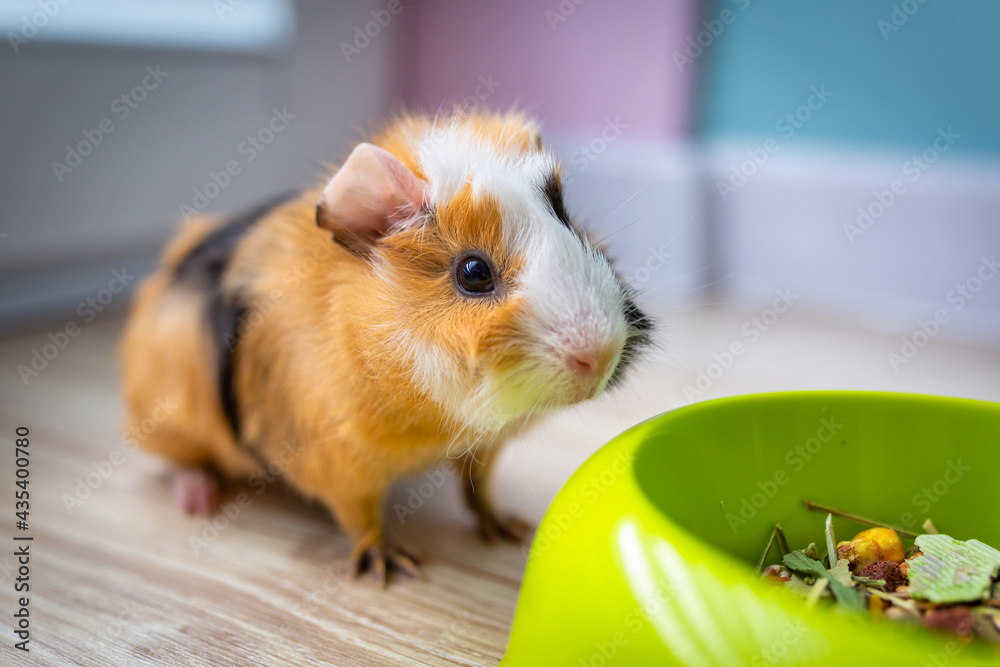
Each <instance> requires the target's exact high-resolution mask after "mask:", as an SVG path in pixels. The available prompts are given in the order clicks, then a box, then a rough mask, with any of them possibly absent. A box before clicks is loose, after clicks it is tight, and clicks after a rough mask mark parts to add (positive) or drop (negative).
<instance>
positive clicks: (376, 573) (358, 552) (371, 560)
mask: <svg viewBox="0 0 1000 667" xmlns="http://www.w3.org/2000/svg"><path fill="white" fill-rule="evenodd" d="M351 559H352V560H353V561H354V576H355V577H359V576H361V574H362V573H364V572H368V571H371V573H372V577H373V578H374V579H375V581H377V582H378V584H379V585H380V586H382V587H383V588H385V586H386V584H387V583H388V580H389V572H390V571H391V570H396V571H399V572H402V573H403V574H406V575H409V576H411V577H413V578H414V579H420V580H423V579H424V573H423V572H421V571H420V559H419V558H418V557H417V555H416V553H415V552H414V551H413V550H411V549H409V548H408V547H404V546H402V545H395V546H387V545H385V544H382V543H381V542H380V541H371V542H368V543H365V542H362V543H360V544H358V545H357V546H356V547H355V548H354V553H353V554H352V555H351Z"/></svg>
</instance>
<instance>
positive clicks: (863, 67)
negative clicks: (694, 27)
mask: <svg viewBox="0 0 1000 667" xmlns="http://www.w3.org/2000/svg"><path fill="white" fill-rule="evenodd" d="M707 5H708V6H707V7H706V9H705V10H704V16H703V17H702V18H703V19H705V20H710V21H711V20H712V19H718V18H719V17H720V15H721V12H723V11H724V10H727V9H728V10H729V11H731V12H732V20H731V22H730V23H729V25H726V26H724V28H723V30H722V31H721V33H720V34H719V35H718V36H716V37H713V40H712V42H711V43H710V44H709V45H708V46H707V47H706V48H705V49H704V51H703V53H702V54H701V55H699V56H698V57H697V58H696V59H695V62H696V65H697V66H698V67H701V68H702V70H701V77H700V79H701V82H702V84H701V85H702V89H701V91H700V106H701V113H700V114H699V116H700V123H699V124H700V128H699V130H700V134H701V135H702V136H705V137H708V138H722V137H725V138H732V137H734V136H739V137H748V136H752V137H767V136H776V137H779V138H784V136H785V134H787V128H786V127H782V131H783V132H784V134H782V132H778V131H777V130H776V123H778V121H779V120H780V119H782V118H783V117H784V116H785V114H787V113H789V112H794V111H795V109H796V108H797V107H798V106H800V105H802V104H804V103H805V102H806V100H807V98H808V97H809V95H810V87H811V86H816V87H817V88H818V87H819V86H821V85H825V87H826V89H827V90H828V91H830V92H832V93H833V95H832V97H830V98H829V100H827V101H826V102H825V103H824V104H823V105H822V106H821V108H819V109H818V110H816V111H814V112H811V118H809V120H808V121H807V122H805V123H803V124H802V126H801V128H796V130H795V134H794V137H793V138H792V140H794V141H795V142H796V143H798V142H800V141H814V142H825V143H831V142H833V143H840V144H848V145H852V146H859V145H860V146H867V147H872V146H874V147H876V148H905V149H911V148H913V149H919V148H924V147H926V146H929V145H930V144H931V142H932V141H933V140H934V138H935V135H936V132H937V128H939V127H942V128H947V127H948V126H949V125H950V126H951V127H952V129H953V131H954V132H955V133H957V134H959V135H960V139H959V140H958V141H957V143H956V145H955V151H960V152H964V153H973V154H979V155H983V156H985V157H1000V2H996V0H967V1H962V2H948V1H947V0H927V1H926V2H925V3H924V4H920V1H919V0H908V1H907V2H903V1H902V0H895V1H893V0H835V1H831V2H821V1H804V0H798V1H793V0H779V1H775V0H772V1H770V2H765V1H764V0H716V1H715V2H712V3H707ZM894 6H895V7H896V8H897V9H898V11H897V13H896V20H897V22H898V23H902V25H900V26H899V29H898V30H890V28H891V27H895V24H894V23H893V11H894ZM904 9H908V10H909V11H910V12H912V13H910V14H907V13H906V12H905V11H903V10H904ZM914 10H915V11H914ZM901 17H906V20H905V23H904V22H903V21H902V20H901ZM880 20H882V21H884V23H883V24H881V27H880V24H879V21H880ZM887 26H888V27H887ZM715 27H716V30H717V31H718V24H716V25H715ZM703 29H705V26H704V25H701V26H699V30H703ZM883 32H884V35H883ZM702 39H703V40H705V41H707V38H706V37H705V36H704V35H703V36H702ZM815 102H816V100H815V99H814V104H815Z"/></svg>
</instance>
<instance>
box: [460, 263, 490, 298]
mask: <svg viewBox="0 0 1000 667" xmlns="http://www.w3.org/2000/svg"><path fill="white" fill-rule="evenodd" d="M455 280H457V281H458V286H459V287H461V288H462V290H463V291H465V292H467V293H469V294H487V293H489V292H492V291H493V272H492V271H491V270H490V265H489V264H487V263H486V260H484V259H482V258H480V257H475V256H469V257H465V258H463V259H460V260H459V261H458V265H457V266H456V267H455Z"/></svg>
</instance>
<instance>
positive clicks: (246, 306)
mask: <svg viewBox="0 0 1000 667" xmlns="http://www.w3.org/2000/svg"><path fill="white" fill-rule="evenodd" d="M651 335H652V323H651V320H650V318H649V317H647V316H646V315H644V314H643V313H642V312H641V311H640V310H639V309H638V308H637V307H636V304H635V303H634V300H633V296H632V294H631V293H630V290H629V288H628V287H627V285H626V284H625V283H624V282H623V281H622V280H621V279H620V278H619V277H618V276H617V275H616V273H615V271H614V268H613V266H612V264H611V262H610V260H609V259H608V257H607V256H606V255H605V253H604V252H603V251H602V250H601V249H600V248H599V247H598V246H597V244H595V243H594V242H593V241H592V240H590V239H589V238H588V236H587V235H586V234H585V233H584V232H583V231H581V229H580V228H579V227H577V225H576V224H574V222H573V221H572V220H571V219H570V217H569V215H568V214H567V211H566V207H565V205H564V203H563V197H562V188H561V176H560V167H559V163H558V162H557V161H556V160H555V159H554V158H553V156H552V154H551V153H550V152H549V151H547V150H546V149H545V148H544V147H543V145H542V142H541V139H540V137H539V133H538V128H537V125H536V123H535V122H533V121H532V120H530V119H528V118H525V117H524V116H522V115H520V114H517V113H506V114H491V113H488V112H477V113H466V112H462V111H461V110H458V111H455V112H454V113H452V114H450V115H447V116H438V117H425V116H417V115H412V116H403V117H401V118H398V119H397V120H395V121H393V122H392V123H390V124H389V125H388V126H387V127H386V128H385V129H384V130H383V131H382V132H380V133H378V134H377V135H375V136H374V137H373V138H372V139H371V141H370V143H367V142H366V143H361V144H358V145H357V146H356V147H355V148H354V149H353V151H352V152H351V153H350V155H349V157H348V158H347V159H346V161H345V162H343V164H342V165H341V166H340V167H339V169H336V170H335V171H334V173H333V174H332V175H330V176H329V177H328V178H327V179H324V180H323V181H321V182H319V183H318V184H317V185H316V186H315V187H314V188H312V189H306V190H304V191H302V192H299V193H295V194H291V195H286V196H283V197H280V198H277V199H275V200H273V201H270V202H269V203H267V204H265V205H263V206H260V207H259V208H256V209H254V210H253V211H250V212H248V213H245V214H243V215H240V216H238V217H234V218H231V219H228V220H224V221H215V222H211V221H208V220H206V219H196V220H193V221H190V222H188V223H187V224H186V225H184V226H183V228H182V229H181V231H180V232H179V233H178V234H177V236H176V238H175V239H174V240H173V241H172V242H171V243H170V244H169V245H168V247H167V249H166V251H165V254H164V257H163V260H162V263H161V265H160V267H159V268H158V269H157V270H156V271H155V272H154V273H153V274H152V275H151V276H150V277H148V278H147V279H146V280H145V281H144V283H143V284H142V285H141V287H140V288H139V290H138V292H137V295H136V298H135V300H134V303H133V305H132V310H131V313H130V315H129V319H128V322H127V324H126V327H125V330H124V333H123V337H122V343H121V355H122V365H123V389H124V396H125V402H126V405H127V417H126V429H129V430H134V429H137V428H141V425H142V424H143V423H144V420H148V419H149V418H150V416H151V415H153V413H154V411H155V410H156V409H157V407H158V406H159V405H160V404H162V401H163V400H164V399H166V398H168V397H169V399H170V400H171V401H172V402H173V403H174V404H175V405H176V406H177V407H176V409H175V410H174V411H173V412H172V414H171V415H170V417H169V419H167V420H165V421H163V422H162V423H161V424H159V426H158V427H157V428H156V429H153V430H152V432H150V433H148V434H146V435H145V437H144V439H143V440H142V442H141V444H142V446H143V447H144V448H145V449H147V450H149V451H151V452H154V453H156V454H159V455H162V456H164V457H166V458H167V459H169V460H171V461H173V462H174V463H175V464H177V465H178V466H179V468H180V470H179V472H178V474H177V476H176V478H175V482H174V484H175V491H176V496H177V499H178V501H179V503H180V504H181V506H182V508H183V509H185V510H186V511H189V512H198V513H209V512H211V511H213V510H214V509H215V505H216V502H217V500H216V499H217V494H218V475H219V474H220V473H221V475H223V476H229V477H235V476H248V475H252V474H254V473H255V472H259V471H261V470H263V469H266V468H267V466H268V464H269V463H272V462H274V461H276V460H280V461H281V463H282V465H281V467H282V470H283V473H282V475H283V480H284V481H285V482H287V484H289V485H290V486H291V487H292V488H294V489H295V490H297V491H298V492H300V493H301V494H303V495H304V496H306V497H309V498H312V499H316V500H318V501H319V502H320V503H322V504H323V505H324V506H325V507H326V508H328V509H329V511H330V512H331V513H332V514H333V515H334V517H335V518H336V520H337V521H338V523H339V524H340V526H341V527H342V529H343V530H344V531H345V532H346V533H347V535H348V536H349V537H350V539H351V540H352V544H353V551H352V555H351V558H352V560H353V563H354V565H355V572H356V573H360V572H363V571H366V570H371V571H372V572H373V574H374V576H375V577H376V578H377V579H379V580H380V581H381V582H382V583H384V582H385V580H386V576H387V570H389V569H396V570H399V571H402V572H405V573H407V574H410V575H413V576H419V574H420V571H419V569H418V567H417V562H416V559H415V558H414V556H413V553H412V552H411V551H410V550H408V549H406V548H405V547H404V546H402V545H400V544H396V543H394V542H393V541H390V540H387V539H386V537H385V534H384V532H383V522H382V504H383V500H384V497H385V494H386V492H387V490H388V489H389V487H390V486H391V485H392V484H393V482H395V481H396V480H398V479H400V478H402V477H404V476H408V475H412V474H415V473H420V472H422V471H425V470H426V469H428V468H430V467H432V466H435V465H438V464H440V463H441V462H443V461H447V460H448V459H451V460H452V461H451V462H452V463H453V464H454V465H456V467H459V468H460V470H461V472H462V479H463V485H464V487H465V488H464V491H465V493H464V496H465V501H466V504H467V505H468V507H469V508H470V509H471V510H472V512H473V513H474V514H475V516H476V518H477V520H478V528H479V531H480V533H481V534H482V535H484V536H485V537H487V538H492V537H504V538H511V539H517V540H524V539H527V538H528V537H529V534H530V529H529V528H528V527H527V526H526V524H524V523H523V522H520V521H518V520H516V519H514V518H510V517H501V516H499V515H498V514H497V512H496V509H495V506H494V504H493V501H492V499H491V498H490V496H489V494H488V485H487V483H486V482H487V476H488V474H489V471H490V468H491V466H492V464H493V462H494V461H495V459H496V454H497V452H498V451H499V450H500V447H501V445H502V444H503V443H504V441H505V440H507V439H508V438H509V437H510V436H511V435H512V434H514V433H516V432H517V431H518V430H519V429H521V428H523V427H524V426H525V425H526V424H527V423H529V422H531V421H532V420H534V419H536V418H537V417H538V416H539V415H543V414H545V413H547V412H550V411H552V410H555V409H558V408H561V407H564V406H570V405H574V404H577V403H579V402H581V401H586V400H589V399H592V398H594V397H596V396H598V395H599V394H601V393H602V392H603V391H604V390H605V389H606V388H608V387H611V386H613V385H615V384H617V383H618V382H619V381H620V380H621V378H622V376H623V373H624V372H625V369H626V367H627V366H628V365H629V363H630V362H631V361H632V360H633V359H634V358H635V357H636V355H637V354H638V353H639V352H640V351H641V349H642V348H643V347H644V346H645V345H647V344H648V343H649V342H650V337H651ZM147 430H148V429H147ZM143 432H144V433H145V431H143Z"/></svg>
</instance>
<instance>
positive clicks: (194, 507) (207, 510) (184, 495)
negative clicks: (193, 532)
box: [173, 468, 219, 516]
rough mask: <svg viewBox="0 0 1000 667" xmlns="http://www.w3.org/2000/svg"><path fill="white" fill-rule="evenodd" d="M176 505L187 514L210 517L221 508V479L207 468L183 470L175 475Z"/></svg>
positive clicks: (174, 491)
mask: <svg viewBox="0 0 1000 667" xmlns="http://www.w3.org/2000/svg"><path fill="white" fill-rule="evenodd" d="M173 485H174V489H173V493H174V503H175V504H176V505H177V507H178V508H180V510H181V511H182V512H184V513H185V514H197V515H200V516H208V515H209V514H212V513H213V512H215V510H216V509H218V507H219V478H218V477H217V476H216V475H215V474H214V473H213V472H211V471H210V470H206V469H205V468H183V469H181V470H178V471H177V472H176V473H175V474H174V479H173Z"/></svg>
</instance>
